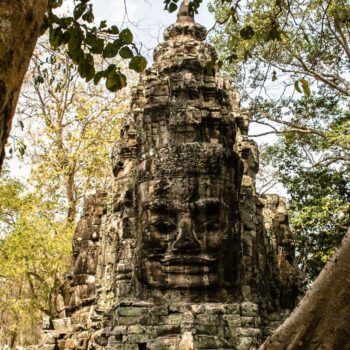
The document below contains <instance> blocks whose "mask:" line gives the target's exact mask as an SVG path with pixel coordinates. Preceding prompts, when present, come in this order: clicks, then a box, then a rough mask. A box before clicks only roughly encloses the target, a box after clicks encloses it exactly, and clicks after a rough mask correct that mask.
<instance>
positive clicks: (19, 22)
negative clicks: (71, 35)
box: [0, 0, 48, 171]
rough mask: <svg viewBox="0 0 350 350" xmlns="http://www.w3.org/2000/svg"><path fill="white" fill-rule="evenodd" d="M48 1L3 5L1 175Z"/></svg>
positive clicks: (17, 1)
mask: <svg viewBox="0 0 350 350" xmlns="http://www.w3.org/2000/svg"><path fill="white" fill-rule="evenodd" d="M47 5H48V0H1V1H0V171H1V167H2V164H3V161H4V157H5V145H6V142H7V139H8V136H9V133H10V129H11V124H12V119H13V116H14V114H15V110H16V104H17V100H18V95H19V92H20V89H21V86H22V82H23V78H24V76H25V73H26V72H27V69H28V65H29V61H30V58H31V57H32V54H33V50H34V47H35V44H36V42H37V39H38V37H39V36H40V34H41V25H42V23H43V20H44V15H45V12H46V10H47Z"/></svg>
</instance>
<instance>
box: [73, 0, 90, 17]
mask: <svg viewBox="0 0 350 350" xmlns="http://www.w3.org/2000/svg"><path fill="white" fill-rule="evenodd" d="M86 9H87V4H86V3H80V4H78V5H77V6H75V8H74V11H73V16H74V19H75V20H77V19H79V18H80V17H81V16H82V14H83V13H84V12H85V10H86Z"/></svg>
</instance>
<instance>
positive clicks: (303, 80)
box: [300, 79, 311, 97]
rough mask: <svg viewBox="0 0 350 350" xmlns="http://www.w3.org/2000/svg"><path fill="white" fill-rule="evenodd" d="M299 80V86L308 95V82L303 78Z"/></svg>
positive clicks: (309, 93)
mask: <svg viewBox="0 0 350 350" xmlns="http://www.w3.org/2000/svg"><path fill="white" fill-rule="evenodd" d="M300 82H301V87H302V88H303V90H304V93H305V95H306V96H307V97H309V96H310V95H311V91H310V86H309V82H308V81H307V80H305V79H301V80H300Z"/></svg>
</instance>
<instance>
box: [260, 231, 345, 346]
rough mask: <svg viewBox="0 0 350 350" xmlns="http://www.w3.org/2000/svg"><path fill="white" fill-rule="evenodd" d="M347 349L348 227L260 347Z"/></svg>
mask: <svg viewBox="0 0 350 350" xmlns="http://www.w3.org/2000/svg"><path fill="white" fill-rule="evenodd" d="M349 349H350V229H349V230H348V233H347V234H346V235H345V237H344V238H343V241H342V244H341V246H340V248H339V249H338V251H337V252H336V253H335V254H334V256H333V257H332V259H331V260H330V261H329V262H328V263H327V265H326V266H325V267H324V269H323V270H322V272H321V273H320V275H319V277H318V278H317V279H316V280H315V282H314V283H313V285H312V286H311V288H310V290H309V291H308V292H307V294H306V295H305V296H304V297H303V299H302V300H301V302H300V303H299V305H298V306H297V307H296V309H295V310H294V311H293V313H292V314H291V315H290V316H289V317H288V318H287V319H286V321H285V322H284V323H283V324H282V325H281V326H280V327H279V328H278V329H277V330H276V331H275V332H274V333H273V334H272V335H271V336H270V337H269V338H268V339H267V340H266V341H265V343H264V344H263V345H262V346H261V347H260V350H349Z"/></svg>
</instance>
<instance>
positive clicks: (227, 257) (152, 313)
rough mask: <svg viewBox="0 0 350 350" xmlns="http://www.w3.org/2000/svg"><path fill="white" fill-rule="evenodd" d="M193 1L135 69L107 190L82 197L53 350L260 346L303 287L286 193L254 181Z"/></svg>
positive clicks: (251, 149) (230, 97)
mask: <svg viewBox="0 0 350 350" xmlns="http://www.w3.org/2000/svg"><path fill="white" fill-rule="evenodd" d="M205 36H206V30H205V28H203V27H202V26H201V25H199V24H197V23H195V22H194V19H193V16H192V15H191V14H190V13H189V8H188V4H187V2H186V1H185V2H184V3H183V5H182V6H181V9H180V12H179V15H178V19H177V22H176V23H175V24H174V25H172V26H170V27H169V28H168V29H167V30H166V31H165V33H164V38H165V42H164V43H162V44H160V45H159V46H158V47H157V49H156V50H155V52H154V64H153V66H152V67H151V68H150V69H147V70H146V71H145V73H143V74H142V75H141V77H140V82H139V84H138V86H137V87H136V88H135V89H134V91H133V94H132V103H131V108H130V113H129V115H128V116H127V117H126V118H125V123H124V125H123V128H122V131H121V141H120V142H118V144H116V146H115V148H114V150H113V155H112V163H113V164H112V165H113V174H114V185H113V191H112V192H111V193H109V194H108V195H106V194H96V195H94V196H92V197H90V199H88V200H87V205H86V209H85V213H84V216H83V218H82V220H81V222H80V223H79V225H78V228H77V231H76V235H75V238H74V256H73V259H72V265H71V268H70V271H69V274H68V278H67V284H66V288H65V289H64V293H63V295H64V298H63V299H64V301H65V302H64V307H63V308H62V310H61V316H62V317H61V319H59V320H54V321H53V325H54V328H55V330H54V331H53V332H52V331H50V330H48V331H46V332H44V335H45V340H44V343H45V344H46V345H45V347H46V348H47V349H48V350H49V349H53V348H55V347H57V346H58V347H59V348H60V349H88V348H107V349H130V350H133V349H152V350H156V349H164V350H165V349H188V350H190V349H239V350H244V349H247V350H249V349H250V350H253V349H257V347H258V345H259V344H260V343H261V341H262V340H263V339H264V337H265V336H266V335H267V334H268V333H269V331H270V330H271V329H272V328H273V327H274V326H276V324H278V323H279V322H280V321H281V319H282V318H283V316H284V315H285V314H286V313H287V312H288V310H289V309H290V308H292V307H293V306H294V303H295V301H296V297H297V295H298V278H297V272H296V269H295V268H294V266H293V259H294V251H293V237H292V234H291V232H290V230H289V228H288V217H287V214H286V208H285V205H284V202H283V200H282V199H281V198H279V197H278V196H264V197H260V196H258V195H257V194H256V192H255V175H256V173H257V171H258V166H259V160H258V150H257V146H256V144H255V143H254V142H253V141H251V140H249V138H248V136H247V133H248V124H249V121H248V120H247V118H246V117H245V116H244V115H242V114H241V113H240V109H239V95H238V93H237V92H235V91H234V90H232V87H231V84H230V82H229V81H228V80H226V79H223V78H221V77H218V76H217V74H216V72H215V70H212V69H208V65H207V64H208V62H212V61H214V60H215V57H216V56H215V51H214V49H213V48H212V47H211V46H210V45H208V44H206V43H205V41H204V40H205Z"/></svg>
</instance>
